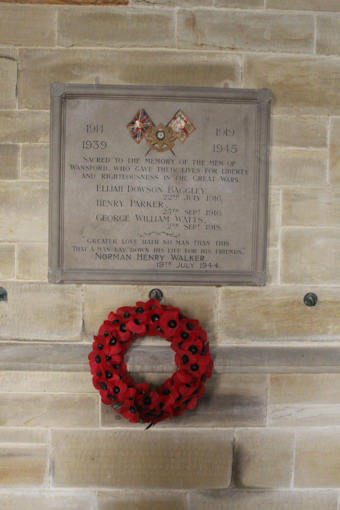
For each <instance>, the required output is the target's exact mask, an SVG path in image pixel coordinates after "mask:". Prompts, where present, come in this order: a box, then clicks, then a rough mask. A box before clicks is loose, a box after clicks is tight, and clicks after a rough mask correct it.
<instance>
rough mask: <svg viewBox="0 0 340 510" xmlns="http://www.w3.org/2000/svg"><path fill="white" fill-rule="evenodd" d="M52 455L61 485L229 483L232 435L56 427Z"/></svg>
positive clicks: (192, 485)
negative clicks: (71, 429)
mask: <svg viewBox="0 0 340 510" xmlns="http://www.w3.org/2000/svg"><path fill="white" fill-rule="evenodd" d="M148 432H150V431H148ZM52 455H53V471H54V482H53V483H54V485H55V486H57V487H66V486H67V487H84V486H87V485H91V486H97V487H109V488H114V487H118V488H150V489H151V488H153V489H156V488H176V489H185V488H187V489H193V488H207V487H209V488H222V487H223V488H226V487H228V486H229V483H230V476H231V463H232V434H231V433H230V431H216V430H215V431H204V432H200V431H195V430H191V431H188V432H186V431H183V430H182V431H178V432H177V431H171V430H164V431H163V430H162V431H161V430H151V433H146V432H145V431H144V430H143V431H136V430H134V431H132V430H131V431H111V430H95V431H89V430H87V431H85V430H84V431H81V430H75V431H70V430H69V431H66V430H60V431H58V430H52ZM132 459H133V461H132Z"/></svg>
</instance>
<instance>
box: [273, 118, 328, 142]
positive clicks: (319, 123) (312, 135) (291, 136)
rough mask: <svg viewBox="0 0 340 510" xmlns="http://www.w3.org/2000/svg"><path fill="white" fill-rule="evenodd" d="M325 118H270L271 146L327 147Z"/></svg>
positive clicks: (326, 121)
mask: <svg viewBox="0 0 340 510" xmlns="http://www.w3.org/2000/svg"><path fill="white" fill-rule="evenodd" d="M327 123H328V119H327V118H326V117H312V116H310V115H308V116H304V115H298V116H296V115H275V116H273V117H272V136H271V139H272V145H274V146H278V147H303V148H307V147H311V148H315V149H324V148H326V147H327Z"/></svg>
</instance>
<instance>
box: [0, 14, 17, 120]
mask: <svg viewBox="0 0 340 510" xmlns="http://www.w3.org/2000/svg"><path fill="white" fill-rule="evenodd" d="M0 20H1V6H0ZM0 26H1V21H0ZM0 34H1V28H0ZM0 40H1V35H0ZM0 75H1V81H0V108H3V109H5V110H6V109H10V108H16V104H17V98H16V86H17V62H16V60H15V59H14V58H10V57H2V56H1V55H0Z"/></svg>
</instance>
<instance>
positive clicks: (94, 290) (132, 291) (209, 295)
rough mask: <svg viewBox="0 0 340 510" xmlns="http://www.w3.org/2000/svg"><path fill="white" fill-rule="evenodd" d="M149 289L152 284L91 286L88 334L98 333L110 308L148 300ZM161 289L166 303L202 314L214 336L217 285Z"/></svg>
mask: <svg viewBox="0 0 340 510" xmlns="http://www.w3.org/2000/svg"><path fill="white" fill-rule="evenodd" d="M149 291H150V287H147V286H145V285H144V286H142V285H138V286H132V285H130V286H123V285H105V286H104V287H103V286H102V285H88V286H87V287H86V288H85V303H84V321H85V334H86V335H88V336H92V335H94V334H97V332H98V329H99V326H100V325H101V324H102V322H103V321H104V320H105V319H106V318H107V316H108V314H109V313H110V311H111V310H116V309H117V308H119V307H120V306H124V305H129V306H133V305H134V304H135V303H136V301H147V300H148V299H149V298H148V293H149ZM162 291H163V294H164V299H165V300H166V302H168V303H172V302H174V303H176V306H178V308H180V309H181V310H182V311H183V313H184V314H186V315H187V316H188V317H191V318H195V317H199V321H200V323H201V325H202V327H203V328H204V329H205V330H206V331H207V333H208V336H209V340H212V339H213V338H214V336H215V313H216V299H217V290H216V289H215V288H214V287H182V288H181V292H180V293H179V292H178V287H168V286H162Z"/></svg>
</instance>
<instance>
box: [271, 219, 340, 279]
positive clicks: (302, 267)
mask: <svg viewBox="0 0 340 510" xmlns="http://www.w3.org/2000/svg"><path fill="white" fill-rule="evenodd" d="M281 243H282V253H281V281H282V282H283V283H317V284H322V285H336V284H340V272H339V257H340V238H339V231H338V230H337V229H336V228H333V229H331V228H319V229H318V228H314V229H308V230H304V229H302V228H296V229H294V230H292V229H289V230H284V231H283V232H282V239H281Z"/></svg>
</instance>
